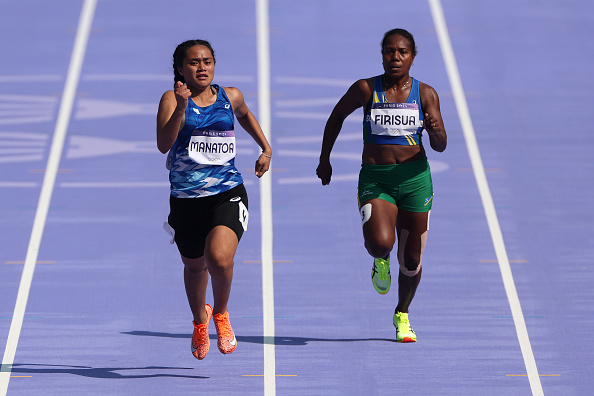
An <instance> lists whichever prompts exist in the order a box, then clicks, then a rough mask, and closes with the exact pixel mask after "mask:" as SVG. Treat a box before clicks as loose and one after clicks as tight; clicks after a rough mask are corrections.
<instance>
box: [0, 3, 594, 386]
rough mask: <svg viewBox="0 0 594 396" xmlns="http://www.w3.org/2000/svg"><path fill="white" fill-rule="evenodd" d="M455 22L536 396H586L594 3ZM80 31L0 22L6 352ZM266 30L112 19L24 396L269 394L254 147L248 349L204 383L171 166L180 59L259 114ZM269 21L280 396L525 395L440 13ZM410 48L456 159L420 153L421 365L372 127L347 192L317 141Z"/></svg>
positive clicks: (94, 75)
mask: <svg viewBox="0 0 594 396" xmlns="http://www.w3.org/2000/svg"><path fill="white" fill-rule="evenodd" d="M442 5H443V9H444V12H445V17H446V19H447V23H448V28H449V33H450V36H451V40H452V44H453V49H454V52H455V56H456V60H457V64H458V67H459V70H460V75H461V78H462V83H463V86H464V91H465V94H466V99H467V101H468V106H469V110H470V115H471V117H472V121H473V125H474V129H475V132H476V136H477V140H478V144H479V148H480V153H481V155H482V160H483V163H484V167H485V170H486V175H487V180H488V182H489V187H490V189H491V193H492V196H493V200H494V203H495V208H496V211H497V216H498V219H499V222H500V225H501V230H502V234H503V238H504V241H505V247H506V249H507V254H508V256H509V260H510V265H511V269H512V273H513V279H514V281H515V286H516V288H517V293H518V297H519V301H520V303H521V306H522V310H523V314H524V320H525V323H526V327H527V330H528V335H529V338H530V344H531V347H532V351H533V353H534V359H535V361H536V365H537V367H538V372H539V374H540V382H541V384H542V388H543V391H544V394H545V395H564V396H565V395H586V394H589V392H591V389H592V387H593V386H594V380H593V379H592V376H591V367H592V366H593V365H594V358H593V356H594V355H593V351H594V342H593V341H592V337H590V332H591V329H592V328H593V326H594V320H593V313H594V311H593V309H592V301H593V300H594V291H593V289H592V287H591V285H592V284H593V283H594V270H593V266H592V262H593V261H594V240H593V238H592V235H591V234H592V232H591V229H592V224H593V223H594V211H593V210H592V207H591V206H589V205H586V206H584V205H583V202H589V199H590V198H588V197H591V196H592V193H593V190H594V189H593V187H592V175H593V174H594V166H593V163H592V160H591V159H590V157H589V155H590V152H591V151H592V149H594V131H593V129H592V127H591V126H590V121H589V120H590V114H591V108H592V106H593V105H594V94H593V92H594V80H593V79H592V78H591V69H592V63H593V62H592V60H593V56H592V54H593V53H594V43H593V42H592V40H591V39H590V38H591V37H592V35H593V34H594V3H592V2H590V1H586V0H572V1H566V2H562V3H560V2H554V1H536V0H529V1H524V2H514V1H509V0H504V1H498V2H491V3H484V2H476V1H470V0H459V1H453V0H451V1H448V0H443V2H442ZM81 6H82V1H71V0H61V1H57V2H40V1H32V0H23V1H19V2H6V1H4V2H0V37H2V51H1V54H0V218H1V219H2V220H1V221H0V235H1V236H0V291H1V293H0V346H1V348H0V352H2V351H3V350H4V346H5V345H6V344H7V338H8V334H9V328H10V326H11V322H12V315H13V310H14V308H15V301H16V296H17V293H18V290H19V282H20V279H21V274H22V271H23V267H24V266H23V262H24V260H25V255H26V253H27V249H28V244H29V239H30V236H31V229H32V226H33V221H34V217H35V213H36V208H37V205H38V199H39V194H40V190H41V186H42V183H43V173H44V168H45V167H46V162H47V158H48V153H49V150H50V143H51V140H52V134H53V131H54V128H55V125H56V118H57V114H58V108H59V105H60V100H61V95H62V91H63V89H64V83H65V81H66V74H67V70H68V64H69V63H68V62H69V60H70V56H71V52H72V48H73V43H74V36H75V33H76V30H77V25H78V18H79V15H80V11H81ZM254 6H255V4H254V2H250V1H219V2H216V1H200V2H196V1H194V2H190V1H186V0H183V1H176V2H165V1H155V0H150V1H131V0H117V1H116V0H100V1H99V2H98V4H97V9H96V12H95V15H94V19H93V25H92V30H91V35H90V39H89V42H88V46H87V48H86V56H85V61H84V65H83V69H82V73H81V79H80V84H79V86H78V90H77V95H76V101H75V105H74V111H73V114H72V117H71V120H70V124H69V128H68V131H67V137H66V144H65V147H64V151H63V155H62V160H61V162H60V167H59V172H58V175H57V180H56V183H55V190H54V193H53V197H52V200H51V205H50V210H49V214H48V217H47V221H46V223H45V230H44V233H43V240H42V243H41V247H40V251H39V255H38V264H37V267H36V269H35V273H34V277H33V281H32V284H31V289H30V293H29V301H28V304H27V309H26V313H25V319H24V321H23V326H22V330H21V332H20V339H19V341H18V349H17V352H16V356H15V358H14V364H13V365H12V368H11V378H10V383H9V387H8V395H11V396H13V395H15V396H16V395H80V394H85V395H139V394H146V395H177V394H221V395H236V394H241V395H261V394H263V393H264V380H263V374H264V363H263V360H264V358H263V356H264V351H263V347H264V337H263V330H262V328H263V310H262V273H261V271H262V268H261V265H260V260H261V254H260V212H261V211H260V206H259V202H260V192H259V187H258V183H259V180H258V179H257V178H256V177H255V176H253V174H252V169H251V168H252V164H253V161H254V160H255V158H256V155H257V153H258V151H257V147H256V145H255V144H254V143H253V142H252V141H251V139H250V138H249V136H248V135H247V134H243V135H241V133H240V134H239V135H240V136H242V137H240V138H239V139H238V142H239V143H238V144H239V146H240V152H239V158H238V160H237V164H238V167H239V168H240V171H241V172H242V173H243V175H244V177H245V179H246V187H247V189H248V193H249V196H250V226H249V230H248V232H247V233H246V234H245V235H244V238H243V239H242V241H241V243H240V245H239V249H238V252H237V255H236V266H235V275H234V283H233V290H232V293H231V301H230V304H229V310H230V314H231V319H232V323H233V327H234V329H235V332H236V334H237V338H238V342H239V346H238V348H237V350H236V352H234V353H233V354H231V355H222V354H220V353H218V351H217V350H216V348H213V349H211V352H210V353H209V355H208V357H207V358H206V359H205V360H204V361H197V360H196V359H194V358H193V357H192V356H191V354H190V348H189V344H190V337H191V330H192V326H191V315H190V311H189V308H188V306H187V301H186V297H185V293H184V290H183V280H182V264H181V261H180V260H179V256H178V253H177V249H176V248H175V246H174V245H170V244H169V243H168V239H167V236H166V235H165V233H164V232H163V230H162V228H161V224H162V223H163V221H164V220H165V218H166V216H167V214H168V183H167V171H166V169H165V166H164V162H165V157H164V156H163V155H161V154H159V153H158V151H157V149H156V144H155V115H156V109H157V104H158V101H159V99H160V96H161V94H162V93H163V92H164V91H165V90H167V89H170V87H171V86H172V81H173V80H172V76H171V71H170V69H171V65H170V62H171V54H172V52H173V50H174V48H175V46H176V45H177V44H178V43H179V42H181V41H184V40H186V39H189V38H204V39H208V40H210V41H211V43H212V44H213V46H214V48H215V51H216V56H217V70H216V77H215V83H219V84H221V85H223V86H236V87H238V88H240V89H241V90H242V92H243V93H244V95H245V98H246V101H247V103H248V106H249V107H250V108H251V109H252V110H253V111H254V113H256V114H257V113H258V106H257V104H258V86H257V68H258V64H257V58H256V18H255V7H254ZM269 17H270V56H271V58H270V59H271V76H270V79H271V98H272V102H271V106H272V131H271V132H272V139H271V143H272V146H273V149H274V160H273V167H274V168H273V171H272V213H273V225H274V260H275V261H274V297H275V300H274V306H275V338H274V339H275V344H276V347H275V351H276V356H275V368H276V375H277V376H276V394H278V395H328V394H330V395H380V394H388V395H396V394H398V395H400V394H404V395H479V394H480V395H483V396H486V395H494V396H498V395H510V396H511V395H530V394H532V393H531V388H530V384H529V381H528V378H527V376H526V374H527V369H526V366H525V364H524V360H523V355H522V352H521V350H520V345H519V342H518V336H517V333H516V328H515V326H514V321H513V320H512V314H511V311H510V303H509V301H508V298H507V296H506V292H505V290H504V287H503V282H502V275H501V272H500V269H499V266H498V263H497V257H496V256H495V251H494V247H493V242H492V240H491V235H490V232H489V228H488V226H487V221H486V219H485V213H484V210H483V205H482V203H481V200H480V197H479V193H478V190H477V185H476V182H475V178H474V175H473V172H472V169H471V163H470V160H469V154H468V152H467V149H466V143H465V140H464V136H463V134H462V127H461V124H460V121H459V118H458V112H457V108H456V105H455V102H454V99H453V96H452V88H451V86H450V83H449V80H448V74H447V72H446V68H445V67H444V61H443V58H442V53H441V50H440V45H439V42H438V38H437V35H436V30H435V27H434V25H433V20H432V18H431V13H430V8H429V4H428V3H427V2H418V1H416V2H406V4H404V5H398V6H396V3H395V2H393V1H383V0H382V1H379V0H378V1H376V0H373V1H370V2H367V3H365V4H363V3H361V2H358V1H352V0H341V1H338V0H335V1H325V0H324V1H313V0H307V1H299V2H282V1H274V0H272V1H270V4H269ZM394 27H403V28H406V29H408V30H410V31H411V32H412V33H413V34H414V35H415V40H416V42H417V46H418V47H419V54H418V56H417V58H416V59H415V65H414V66H413V69H412V70H411V74H412V75H413V76H414V77H416V78H418V79H419V80H421V81H423V82H426V83H428V84H430V85H432V86H433V87H434V88H435V89H436V90H437V91H438V93H439V94H440V99H441V108H442V115H443V118H444V122H445V126H446V129H447V132H448V137H449V140H448V143H449V145H448V148H447V150H446V151H445V152H444V153H441V154H439V153H436V152H433V151H429V150H428V156H429V159H430V162H431V166H432V170H433V181H434V186H435V192H436V197H435V203H434V207H433V209H434V210H433V211H432V214H431V229H430V234H429V242H428V247H427V250H426V251H425V254H424V256H423V266H424V272H423V280H422V282H421V285H420V287H419V290H418V293H417V297H416V298H415V300H414V302H413V304H412V306H411V322H412V324H413V327H414V329H415V331H416V333H417V335H418V337H419V342H417V343H415V344H397V343H395V342H394V341H393V340H394V335H395V334H394V328H393V326H392V313H393V309H394V306H395V304H396V293H395V290H393V291H392V292H391V293H389V294H388V295H387V296H380V295H378V294H377V293H376V292H375V291H374V289H373V287H372V285H371V282H370V279H369V273H370V267H371V259H370V258H369V256H368V255H367V253H366V251H365V249H364V247H363V241H362V233H361V229H360V220H359V214H358V212H357V208H356V178H357V172H358V170H359V167H360V153H361V149H362V137H361V125H360V121H361V113H360V112H357V113H356V114H354V115H353V116H352V117H350V118H349V119H347V121H346V122H345V126H344V128H343V130H342V133H341V137H340V138H339V140H338V142H337V144H336V146H335V148H334V151H333V157H332V161H333V167H334V178H333V181H332V183H331V184H330V186H328V187H322V186H321V185H320V183H319V181H318V180H317V179H316V177H315V168H316V166H317V158H318V156H319V149H320V144H321V137H322V132H323V128H324V124H325V120H326V119H327V117H328V115H329V114H330V111H331V110H332V107H333V105H334V104H335V103H336V101H337V100H338V99H339V98H340V96H341V95H342V94H343V93H344V92H345V91H346V89H347V88H348V86H349V85H350V84H351V83H352V82H354V81H355V80H357V79H359V78H364V77H370V76H373V75H376V74H380V73H381V72H382V68H381V59H380V52H379V49H380V46H379V42H380V40H381V37H382V35H383V33H384V32H385V31H387V30H389V29H391V28H394ZM238 129H239V126H238ZM425 143H426V144H427V141H425ZM427 146H428V144H427ZM393 272H394V270H393ZM208 299H211V298H210V295H208ZM211 333H212V334H211V338H215V339H216V335H214V326H211Z"/></svg>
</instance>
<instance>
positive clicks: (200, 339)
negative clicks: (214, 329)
mask: <svg viewBox="0 0 594 396" xmlns="http://www.w3.org/2000/svg"><path fill="white" fill-rule="evenodd" d="M196 328H197V329H198V331H195V332H194V334H193V335H194V337H193V341H194V343H195V344H204V341H205V340H206V337H208V334H206V326H205V325H198V326H196Z"/></svg>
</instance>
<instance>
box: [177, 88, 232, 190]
mask: <svg viewBox="0 0 594 396" xmlns="http://www.w3.org/2000/svg"><path fill="white" fill-rule="evenodd" d="M212 88H213V89H214V90H215V91H216V92H217V99H216V102H215V103H214V104H212V105H211V106H208V107H199V106H196V104H195V103H194V102H193V101H192V100H189V101H188V107H187V108H186V117H185V122H184V126H183V128H182V129H181V131H179V134H178V135H177V140H176V141H175V143H174V145H173V147H171V149H170V150H169V154H168V156H167V169H169V181H170V183H171V195H172V196H173V197H176V198H198V197H206V196H209V195H214V194H219V193H222V192H225V191H227V190H230V189H232V188H233V187H237V186H238V185H240V184H242V183H243V178H242V177H241V173H240V172H239V171H238V170H237V168H236V167H235V153H236V152H237V146H236V142H235V130H234V121H235V118H234V116H233V109H232V107H231V103H230V102H229V98H227V94H226V93H225V90H224V89H223V88H221V87H220V86H218V85H216V84H213V85H212Z"/></svg>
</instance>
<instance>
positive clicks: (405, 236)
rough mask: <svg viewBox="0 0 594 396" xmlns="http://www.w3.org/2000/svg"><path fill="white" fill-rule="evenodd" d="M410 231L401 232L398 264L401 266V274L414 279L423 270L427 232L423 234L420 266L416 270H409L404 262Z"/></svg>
mask: <svg viewBox="0 0 594 396" xmlns="http://www.w3.org/2000/svg"><path fill="white" fill-rule="evenodd" d="M408 234H409V232H408V230H404V229H403V230H401V231H400V237H399V241H398V264H400V272H402V274H403V275H406V276H408V277H413V276H415V275H417V274H418V273H419V271H420V270H421V261H422V258H423V251H424V250H425V244H426V243H427V231H425V232H424V233H422V234H421V252H420V253H419V265H417V268H415V269H414V270H411V269H409V268H408V267H407V266H406V264H405V262H404V248H405V246H406V242H407V240H408Z"/></svg>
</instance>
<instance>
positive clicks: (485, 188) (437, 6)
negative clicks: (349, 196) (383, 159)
mask: <svg viewBox="0 0 594 396" xmlns="http://www.w3.org/2000/svg"><path fill="white" fill-rule="evenodd" d="M429 5H430V7H431V14H432V15H433V23H434V24H435V29H436V30H437V37H438V39H439V44H440V46H441V52H442V55H443V59H444V62H445V65H446V69H447V72H448V77H449V79H450V85H451V86H452V91H453V93H454V100H455V102H456V108H457V109H458V116H459V117H460V123H461V124H462V131H463V133H464V138H465V140H466V147H467V149H468V155H469V156H470V162H471V163H472V169H473V171H474V177H475V179H476V184H477V186H478V190H479V193H480V196H481V200H482V203H483V207H484V210H485V216H486V217H487V223H488V225H489V231H490V232H491V238H492V240H493V246H494V248H495V253H496V255H497V261H498V262H499V270H500V271H501V277H502V278H503V285H504V287H505V292H506V294H507V299H508V301H509V305H510V308H511V312H512V317H513V319H514V324H515V327H516V333H517V335H518V340H519V342H520V348H521V350H522V355H523V357H524V365H525V366H526V371H527V373H528V379H529V381H530V388H531V389H532V394H533V395H535V396H540V395H543V390H542V384H541V382H540V377H539V375H538V369H537V367H536V361H535V360H534V354H533V353H532V347H531V346H530V339H529V338H528V330H527V328H526V322H525V321H524V315H523V314H522V306H521V305H520V299H519V297H518V293H517V290H516V285H515V283H514V278H513V275H512V271H511V267H510V265H509V259H508V257H507V251H506V248H505V243H504V241H503V235H502V233H501V228H500V226H499V220H498V219H497V213H496V211H495V205H494V203H493V197H492V196H491V191H490V189H489V184H488V183H487V177H486V176H485V168H484V166H483V161H482V159H481V155H480V151H479V147H478V143H477V140H476V135H475V133H474V128H473V126H472V120H471V118H470V111H469V110H468V105H467V103H466V97H465V96H464V90H463V88H462V81H461V79H460V73H459V71H458V66H457V63H456V58H455V56H454V50H453V48H452V43H451V41H450V36H449V33H448V29H447V25H446V20H445V16H444V13H443V8H442V6H441V2H440V1H439V0H429Z"/></svg>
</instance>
